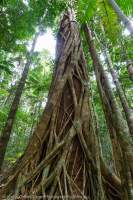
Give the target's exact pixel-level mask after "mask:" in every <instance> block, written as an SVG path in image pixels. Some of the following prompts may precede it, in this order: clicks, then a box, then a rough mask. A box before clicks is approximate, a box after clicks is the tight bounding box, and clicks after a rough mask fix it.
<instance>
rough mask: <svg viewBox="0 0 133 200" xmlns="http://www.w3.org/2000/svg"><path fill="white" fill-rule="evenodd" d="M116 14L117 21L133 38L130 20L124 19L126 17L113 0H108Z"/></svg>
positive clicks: (132, 27) (132, 26)
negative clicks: (119, 21) (118, 20)
mask: <svg viewBox="0 0 133 200" xmlns="http://www.w3.org/2000/svg"><path fill="white" fill-rule="evenodd" d="M108 2H109V3H110V5H111V6H112V8H113V9H114V11H115V12H116V14H117V15H118V17H119V19H120V20H121V21H122V22H123V24H124V25H125V27H126V28H127V29H128V30H129V32H130V33H131V35H132V36H133V25H132V24H131V22H130V20H129V19H128V18H127V17H126V15H125V14H124V13H123V11H122V10H121V9H120V7H119V6H118V4H117V3H116V1H115V0H108Z"/></svg>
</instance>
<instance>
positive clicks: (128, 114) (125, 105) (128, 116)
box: [104, 50, 133, 138]
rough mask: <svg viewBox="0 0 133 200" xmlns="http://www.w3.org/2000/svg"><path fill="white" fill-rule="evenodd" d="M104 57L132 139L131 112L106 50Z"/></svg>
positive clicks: (132, 122) (132, 124) (132, 114)
mask: <svg viewBox="0 0 133 200" xmlns="http://www.w3.org/2000/svg"><path fill="white" fill-rule="evenodd" d="M104 55H105V58H106V62H107V65H108V67H109V70H110V72H111V75H112V78H113V81H114V84H115V86H116V89H117V93H118V95H119V98H120V101H121V104H122V107H123V110H124V112H125V116H126V119H127V123H128V127H129V130H130V133H131V137H132V138H133V110H132V109H131V108H130V107H129V104H128V101H127V99H126V96H125V94H124V91H123V89H122V86H121V84H120V82H119V79H118V75H117V73H116V71H115V70H114V68H113V64H112V61H111V58H110V55H109V53H108V52H107V50H104Z"/></svg>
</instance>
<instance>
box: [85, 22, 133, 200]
mask: <svg viewBox="0 0 133 200" xmlns="http://www.w3.org/2000/svg"><path fill="white" fill-rule="evenodd" d="M84 31H85V34H86V39H87V42H88V45H89V51H90V54H91V57H92V60H93V64H94V70H95V74H96V79H97V84H98V89H99V92H100V97H101V101H102V104H103V108H104V112H105V117H106V116H107V115H108V117H109V119H110V124H112V127H113V128H114V130H115V132H116V136H117V140H118V142H119V145H120V151H121V153H122V161H121V168H122V172H121V181H122V184H123V185H122V191H121V196H122V199H123V200H126V199H128V200H131V199H132V197H133V193H132V186H133V179H132V176H133V152H132V150H133V144H132V139H131V138H130V135H129V132H128V127H127V126H126V123H125V121H124V119H123V117H122V115H121V112H120V110H119V107H118V105H117V102H116V100H115V97H114V95H113V92H112V89H111V87H110V83H109V80H108V77H107V75H106V73H105V71H104V69H103V67H102V65H101V63H100V61H99V58H98V55H97V52H96V49H95V46H94V42H93V38H92V35H91V31H90V29H89V28H88V26H87V25H85V26H84Z"/></svg>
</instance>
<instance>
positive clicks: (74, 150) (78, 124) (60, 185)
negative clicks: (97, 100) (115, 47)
mask: <svg viewBox="0 0 133 200" xmlns="http://www.w3.org/2000/svg"><path fill="white" fill-rule="evenodd" d="M56 52H57V54H56V66H55V70H54V74H53V80H52V84H51V89H50V92H49V96H48V102H47V104H46V108H45V110H44V113H43V115H42V117H41V120H40V123H39V124H38V127H37V128H36V130H35V131H34V133H33V136H32V138H31V140H30V142H29V145H28V146H27V149H26V151H25V153H24V155H23V156H22V157H21V158H20V159H19V161H18V162H17V163H16V164H15V166H14V167H13V169H11V170H10V171H9V172H8V174H7V176H5V177H4V178H3V181H2V184H3V185H2V187H1V196H3V197H4V196H6V195H7V194H10V193H12V194H15V195H16V196H18V197H20V198H22V196H23V195H25V196H27V198H28V196H30V199H34V198H39V196H41V197H42V196H45V197H44V198H45V199H47V198H48V196H49V198H52V199H56V198H57V197H58V198H59V197H60V199H73V198H75V199H82V200H83V199H93V200H101V199H102V200H104V199H112V200H113V199H116V200H119V199H120V194H119V189H120V188H119V186H120V183H119V179H117V178H116V177H115V176H113V175H112V176H110V173H109V171H108V169H107V168H106V166H105V165H104V164H103V165H100V163H101V162H100V159H101V158H100V154H99V147H98V141H97V137H96V132H95V130H96V129H95V125H94V120H93V113H92V110H91V106H92V105H91V100H90V98H91V96H88V95H89V92H88V83H89V81H88V77H87V67H86V62H85V58H84V54H83V50H82V46H81V40H80V36H79V31H78V27H77V23H76V21H75V19H74V14H73V12H72V11H68V12H67V13H66V14H65V15H64V17H63V19H62V21H61V25H60V30H59V33H58V37H57V49H56ZM101 171H102V172H101ZM12 173H13V174H12ZM11 174H12V178H11V179H10V178H9V177H10V175H11ZM46 196H47V197H46ZM49 198H48V199H49Z"/></svg>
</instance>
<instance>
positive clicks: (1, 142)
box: [0, 33, 39, 170]
mask: <svg viewBox="0 0 133 200" xmlns="http://www.w3.org/2000/svg"><path fill="white" fill-rule="evenodd" d="M38 35H39V33H36V35H35V38H34V40H33V44H32V47H31V50H30V52H29V53H28V55H27V62H26V64H25V67H24V70H23V73H22V76H21V79H20V81H19V84H18V86H17V89H16V92H15V97H14V99H13V102H12V104H11V108H10V111H9V114H8V117H7V121H6V124H5V127H4V130H3V132H2V134H1V136H0V170H1V168H2V165H3V162H4V156H5V152H6V148H7V145H8V142H9V139H10V136H11V132H12V127H13V123H14V120H15V116H16V112H17V110H18V106H19V102H20V98H21V95H22V92H23V89H24V86H25V82H26V79H27V76H28V71H29V67H30V65H31V56H32V54H33V52H34V48H35V44H36V41H37V37H38Z"/></svg>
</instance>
